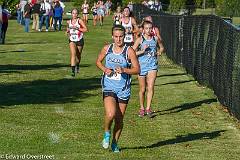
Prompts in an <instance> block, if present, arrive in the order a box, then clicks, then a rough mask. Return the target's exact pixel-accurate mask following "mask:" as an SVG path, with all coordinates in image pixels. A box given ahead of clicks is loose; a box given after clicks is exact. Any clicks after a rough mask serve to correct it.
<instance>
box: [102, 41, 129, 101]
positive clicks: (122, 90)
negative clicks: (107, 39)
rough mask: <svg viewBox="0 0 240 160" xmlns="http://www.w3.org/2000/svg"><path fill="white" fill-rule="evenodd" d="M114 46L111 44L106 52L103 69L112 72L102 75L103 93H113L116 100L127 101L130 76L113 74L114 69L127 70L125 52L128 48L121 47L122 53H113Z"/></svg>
mask: <svg viewBox="0 0 240 160" xmlns="http://www.w3.org/2000/svg"><path fill="white" fill-rule="evenodd" d="M113 46H114V44H111V45H110V46H109V48H108V50H107V52H106V57H105V67H107V68H110V69H112V70H113V72H112V74H111V75H106V74H104V75H103V77H102V87H103V92H113V93H115V94H116V95H117V97H118V98H120V99H122V100H128V99H129V98H130V84H131V76H130V75H129V74H126V73H122V74H117V73H115V72H114V70H115V68H116V67H118V66H119V67H122V68H129V67H130V63H129V62H128V56H127V50H128V48H129V47H128V46H126V45H125V46H124V47H123V51H122V53H114V51H113Z"/></svg>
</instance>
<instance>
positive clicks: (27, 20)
mask: <svg viewBox="0 0 240 160" xmlns="http://www.w3.org/2000/svg"><path fill="white" fill-rule="evenodd" d="M30 3H31V0H29V1H28V3H27V4H26V5H25V6H24V13H23V17H24V19H25V27H24V31H25V32H29V24H30V18H31V6H30Z"/></svg>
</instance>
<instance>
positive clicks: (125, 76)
mask: <svg viewBox="0 0 240 160" xmlns="http://www.w3.org/2000/svg"><path fill="white" fill-rule="evenodd" d="M124 36H125V29H124V27H123V26H121V25H115V26H114V27H113V28H112V37H113V41H114V43H112V44H108V45H105V46H104V47H103V49H102V50H101V52H100V53H99V55H98V58H97V61H96V65H97V66H98V68H100V69H101V70H102V71H103V72H104V74H103V77H102V89H103V101H104V108H105V120H104V130H105V133H104V139H103V141H102V146H103V148H106V149H107V148H108V147H109V144H110V135H111V134H110V129H111V125H112V122H113V120H114V122H115V123H114V124H115V125H114V128H113V134H112V144H111V148H112V151H113V152H119V148H118V145H117V142H118V139H119V137H120V134H121V131H122V128H123V117H124V113H125V110H126V108H127V103H128V100H129V98H130V83H131V75H132V74H138V73H139V63H138V60H137V56H136V53H135V51H134V50H133V49H132V48H131V47H128V46H126V45H124ZM104 59H105V64H103V60H104ZM130 62H131V65H130Z"/></svg>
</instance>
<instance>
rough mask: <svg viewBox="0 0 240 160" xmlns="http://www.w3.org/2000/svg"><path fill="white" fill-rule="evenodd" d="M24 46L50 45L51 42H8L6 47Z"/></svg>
mask: <svg viewBox="0 0 240 160" xmlns="http://www.w3.org/2000/svg"><path fill="white" fill-rule="evenodd" d="M33 33H34V32H33ZM36 33H38V32H36ZM22 44H49V42H47V41H39V42H7V43H5V44H4V45H22Z"/></svg>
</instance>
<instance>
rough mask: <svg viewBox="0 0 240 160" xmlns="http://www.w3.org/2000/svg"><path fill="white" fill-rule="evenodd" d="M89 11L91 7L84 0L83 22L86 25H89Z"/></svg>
mask: <svg viewBox="0 0 240 160" xmlns="http://www.w3.org/2000/svg"><path fill="white" fill-rule="evenodd" d="M88 9H89V5H88V3H87V0H84V4H83V5H82V14H83V22H84V23H85V24H87V23H88V14H89V13H88Z"/></svg>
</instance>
